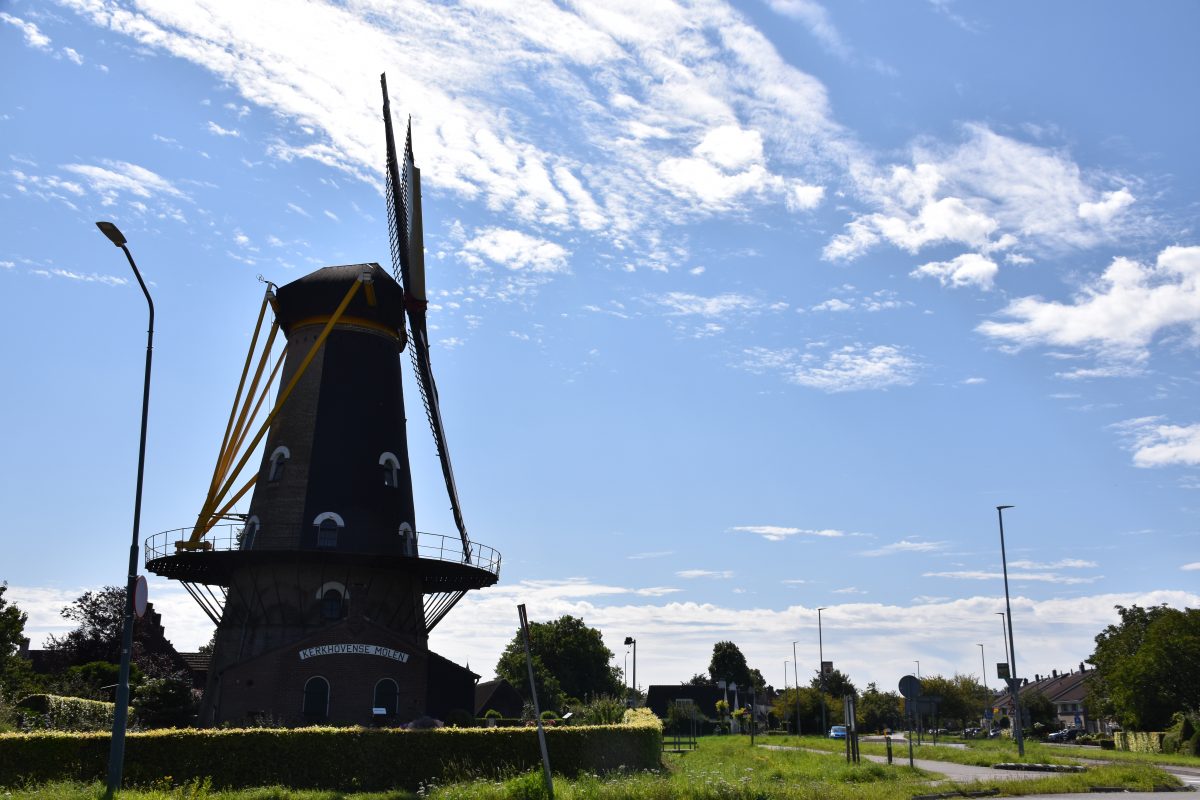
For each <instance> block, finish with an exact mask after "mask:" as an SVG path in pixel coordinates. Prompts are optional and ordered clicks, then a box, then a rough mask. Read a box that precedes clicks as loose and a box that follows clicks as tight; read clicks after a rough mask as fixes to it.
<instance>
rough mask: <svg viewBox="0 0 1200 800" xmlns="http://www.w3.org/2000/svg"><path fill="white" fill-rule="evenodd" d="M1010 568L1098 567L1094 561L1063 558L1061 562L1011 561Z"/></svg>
mask: <svg viewBox="0 0 1200 800" xmlns="http://www.w3.org/2000/svg"><path fill="white" fill-rule="evenodd" d="M1009 564H1010V566H1012V567H1015V568H1016V569H1090V568H1092V567H1098V566H1100V565H1099V564H1097V563H1096V562H1095V561H1084V560H1083V559H1081V558H1064V559H1062V560H1061V561H1045V562H1043V561H1012V562H1009Z"/></svg>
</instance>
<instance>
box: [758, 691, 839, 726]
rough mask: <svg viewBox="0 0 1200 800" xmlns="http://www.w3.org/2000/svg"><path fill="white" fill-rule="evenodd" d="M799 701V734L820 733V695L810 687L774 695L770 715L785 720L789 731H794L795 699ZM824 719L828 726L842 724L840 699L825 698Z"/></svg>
mask: <svg viewBox="0 0 1200 800" xmlns="http://www.w3.org/2000/svg"><path fill="white" fill-rule="evenodd" d="M797 695H799V700H800V731H801V733H821V732H822V730H821V693H820V691H818V690H817V689H814V688H812V687H810V686H802V687H800V689H799V691H798V692H797V690H796V688H795V687H788V688H787V689H786V690H784V691H782V692H780V693H779V694H777V695H775V699H774V700H773V701H772V702H771V713H773V714H774V715H775V716H776V718H778V719H780V720H787V722H788V725H789V727H790V728H791V730H793V731H795V730H796V699H797ZM825 706H826V718H825V721H826V723H827V724H829V725H840V724H841V722H842V717H843V711H842V700H841V698H835V697H828V696H827V697H826V698H825Z"/></svg>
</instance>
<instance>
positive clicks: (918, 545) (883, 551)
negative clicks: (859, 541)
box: [859, 539, 946, 557]
mask: <svg viewBox="0 0 1200 800" xmlns="http://www.w3.org/2000/svg"><path fill="white" fill-rule="evenodd" d="M945 547H946V542H926V541H920V540H917V539H901V540H900V541H898V542H892V543H891V544H886V545H884V546H883V547H878V548H875V549H874V550H863V551H862V552H861V553H859V555H861V556H871V557H877V556H891V555H896V554H897V553H932V552H935V551H938V550H942V549H944V548H945Z"/></svg>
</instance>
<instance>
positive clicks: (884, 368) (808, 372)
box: [740, 344, 920, 392]
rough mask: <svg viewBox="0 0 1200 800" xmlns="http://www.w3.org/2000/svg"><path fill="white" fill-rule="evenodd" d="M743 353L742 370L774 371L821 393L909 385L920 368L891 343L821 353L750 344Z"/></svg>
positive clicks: (857, 345)
mask: <svg viewBox="0 0 1200 800" xmlns="http://www.w3.org/2000/svg"><path fill="white" fill-rule="evenodd" d="M743 355H744V359H743V360H742V362H741V365H740V366H742V367H743V368H744V369H747V370H749V371H751V372H777V373H779V374H780V375H782V376H783V378H784V380H786V381H787V382H789V383H793V384H796V385H798V386H807V387H810V388H813V389H820V390H821V391H824V392H853V391H864V390H869V389H888V388H891V387H894V386H910V385H912V384H913V383H914V382H915V381H916V378H917V373H918V371H919V369H920V367H919V364H918V363H917V361H916V360H915V359H914V358H912V357H911V356H909V355H908V354H907V353H905V352H904V350H902V349H901V348H900V347H897V346H895V345H874V346H868V345H861V344H852V345H845V346H843V347H840V348H837V349H832V350H829V351H828V352H827V353H825V354H824V355H822V354H821V353H819V352H813V351H812V350H806V351H803V352H801V351H799V350H796V349H794V348H783V349H770V348H765V347H753V348H749V349H747V350H745V351H743Z"/></svg>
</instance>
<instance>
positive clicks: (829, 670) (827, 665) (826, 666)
mask: <svg viewBox="0 0 1200 800" xmlns="http://www.w3.org/2000/svg"><path fill="white" fill-rule="evenodd" d="M821 672H823V673H824V674H826V675H832V674H833V662H832V661H822V662H821Z"/></svg>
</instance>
